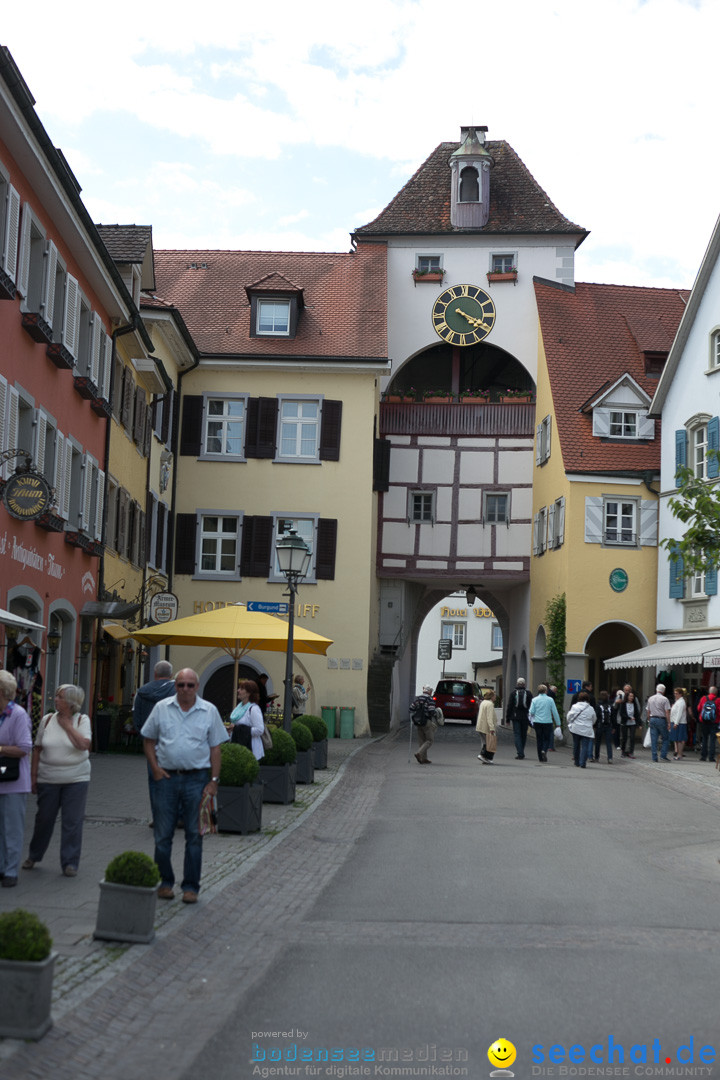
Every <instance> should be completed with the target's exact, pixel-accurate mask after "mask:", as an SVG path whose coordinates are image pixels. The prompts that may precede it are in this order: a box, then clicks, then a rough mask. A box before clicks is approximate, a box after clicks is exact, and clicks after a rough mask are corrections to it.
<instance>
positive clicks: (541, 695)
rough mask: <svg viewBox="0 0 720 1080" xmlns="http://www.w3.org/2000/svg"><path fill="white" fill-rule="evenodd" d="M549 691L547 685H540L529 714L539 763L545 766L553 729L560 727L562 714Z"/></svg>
mask: <svg viewBox="0 0 720 1080" xmlns="http://www.w3.org/2000/svg"><path fill="white" fill-rule="evenodd" d="M547 691H548V688H547V686H546V685H545V683H540V685H539V686H538V688H537V694H536V695H535V697H534V698H533V699H532V701H531V702H530V712H529V716H530V722H531V724H532V726H533V728H534V730H535V741H536V744H537V756H538V761H540V762H542V763H543V764H547V751H548V749H549V746H550V735H551V733H552V731H553V728H554V727H559V726H560V714H559V713H558V711H557V706H556V704H555V702H554V701H553V699H552V698H551V697H549V695H548V692H547Z"/></svg>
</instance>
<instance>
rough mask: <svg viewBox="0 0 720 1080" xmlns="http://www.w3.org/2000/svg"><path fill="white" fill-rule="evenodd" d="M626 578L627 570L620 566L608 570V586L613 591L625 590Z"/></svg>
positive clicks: (626, 585)
mask: <svg viewBox="0 0 720 1080" xmlns="http://www.w3.org/2000/svg"><path fill="white" fill-rule="evenodd" d="M628 580H629V579H628V575H627V570H623V569H622V567H617V568H616V569H615V570H611V571H610V588H611V589H613V591H614V592H625V589H627V587H628Z"/></svg>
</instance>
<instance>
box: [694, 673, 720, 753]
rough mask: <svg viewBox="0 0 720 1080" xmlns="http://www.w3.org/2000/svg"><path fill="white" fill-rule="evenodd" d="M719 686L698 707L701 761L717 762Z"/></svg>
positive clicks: (711, 689) (719, 716)
mask: <svg viewBox="0 0 720 1080" xmlns="http://www.w3.org/2000/svg"><path fill="white" fill-rule="evenodd" d="M718 720H720V715H719V712H718V700H717V686H711V687H710V689H709V690H708V692H707V694H705V695H704V696H703V697H701V698H700V700H699V701H698V707H697V726H698V727H699V728H700V739H701V742H700V760H701V761H714V760H715V745H716V743H715V736H716V735H717V731H718Z"/></svg>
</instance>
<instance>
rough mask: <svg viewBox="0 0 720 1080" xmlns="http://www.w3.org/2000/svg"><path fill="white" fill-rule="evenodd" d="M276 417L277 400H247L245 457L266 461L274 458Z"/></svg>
mask: <svg viewBox="0 0 720 1080" xmlns="http://www.w3.org/2000/svg"><path fill="white" fill-rule="evenodd" d="M277 415H278V403H277V398H250V399H249V401H248V410H247V435H246V436H245V457H248V458H266V459H267V458H274V457H275V448H276V438H277Z"/></svg>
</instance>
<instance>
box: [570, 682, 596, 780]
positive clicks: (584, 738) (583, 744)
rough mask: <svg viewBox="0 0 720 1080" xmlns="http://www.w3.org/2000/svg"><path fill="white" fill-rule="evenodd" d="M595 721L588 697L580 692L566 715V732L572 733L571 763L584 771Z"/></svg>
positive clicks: (590, 750) (591, 742)
mask: <svg viewBox="0 0 720 1080" xmlns="http://www.w3.org/2000/svg"><path fill="white" fill-rule="evenodd" d="M596 721H597V715H596V713H595V709H594V707H593V706H592V705H591V704H590V695H589V694H588V693H587V691H585V690H581V691H580V693H579V694H578V699H577V701H576V702H575V704H574V705H571V706H570V711H569V712H568V714H567V726H568V731H570V732H572V737H573V761H574V762H575V765H576V766H578V768H580V769H584V768H585V767H586V765H587V761H588V758H592V755H593V745H594V744H593V740H594V738H595V723H596Z"/></svg>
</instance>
